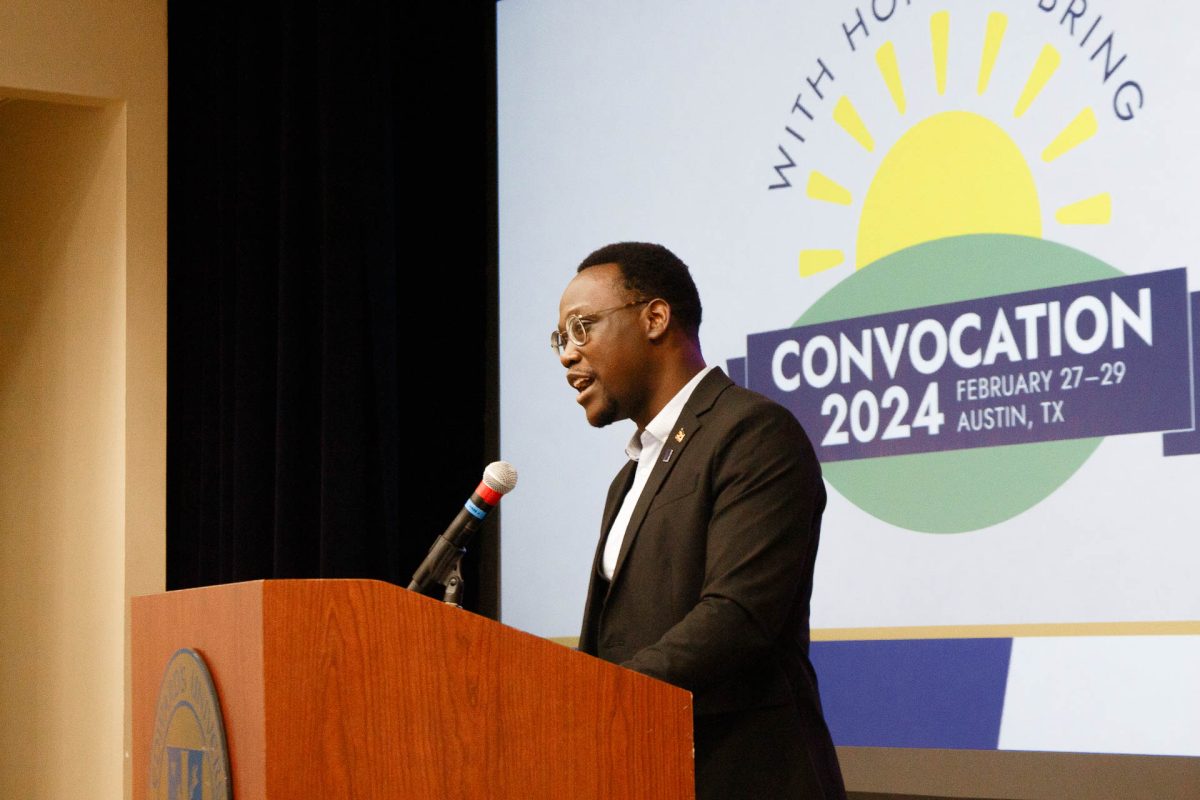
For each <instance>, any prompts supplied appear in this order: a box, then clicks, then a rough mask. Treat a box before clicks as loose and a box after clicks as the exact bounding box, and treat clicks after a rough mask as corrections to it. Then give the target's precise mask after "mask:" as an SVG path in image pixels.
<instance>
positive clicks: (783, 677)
mask: <svg viewBox="0 0 1200 800" xmlns="http://www.w3.org/2000/svg"><path fill="white" fill-rule="evenodd" d="M635 468H636V463H635V462H632V461H631V462H630V463H629V464H627V465H626V466H625V468H623V469H622V470H621V472H620V473H618V475H617V477H616V479H615V480H614V481H613V483H612V486H611V487H610V489H609V492H608V500H607V503H606V505H605V509H604V520H603V524H602V527H601V537H600V543H599V546H598V547H597V549H596V560H595V563H594V564H593V567H592V580H591V585H590V587H589V589H588V598H587V605H586V608H585V610H584V619H583V630H582V632H581V634H580V643H579V647H580V649H581V650H583V651H584V652H587V653H591V654H593V655H596V656H599V657H600V658H603V659H605V660H606V661H612V662H614V663H618V664H622V665H623V666H625V667H628V668H630V669H633V670H637V671H638V672H642V673H645V674H647V675H651V676H653V677H655V678H659V679H661V680H664V681H667V682H668V683H672V684H674V685H676V686H680V687H682V688H684V689H688V690H689V691H691V692H692V693H693V694H694V708H695V738H696V786H697V792H698V796H699V797H700V798H714V799H716V798H720V800H732V799H733V798H739V797H755V798H758V797H772V798H792V797H796V798H800V797H805V798H807V797H819V798H841V797H844V796H845V790H844V788H843V786H842V779H841V773H840V771H839V769H838V763H837V755H836V753H835V751H834V749H833V743H832V741H831V740H830V737H829V731H828V729H827V728H826V726H825V721H824V718H823V716H822V713H821V704H820V699H819V697H818V694H817V681H816V675H815V673H814V672H813V668H812V664H811V663H810V662H809V659H808V642H809V631H808V611H809V597H810V595H811V594H812V576H813V562H814V560H815V558H816V554H817V540H818V537H819V534H820V528H821V513H822V511H823V510H824V508H825V487H824V484H823V483H822V480H821V468H820V466H819V465H818V464H817V460H816V457H815V456H814V454H813V449H812V445H811V443H810V442H809V440H808V437H807V436H806V435H805V433H804V430H803V429H802V428H801V427H800V424H799V423H798V422H797V421H796V419H795V417H794V416H792V414H791V413H790V412H788V411H787V410H786V409H784V408H783V407H782V406H779V405H778V404H776V403H774V402H772V401H770V400H768V399H767V398H765V397H762V396H761V395H759V394H756V393H754V392H750V391H747V390H745V389H742V388H740V387H738V386H735V385H734V384H733V382H732V381H730V380H729V378H727V377H726V376H725V374H724V373H723V372H721V371H720V370H719V369H716V370H713V371H712V372H711V373H710V374H708V375H707V376H705V378H704V379H703V380H702V381H701V382H700V384H699V385H698V386H697V387H696V390H695V391H694V392H693V393H692V396H691V398H690V399H689V400H688V402H687V404H686V405H685V407H684V410H683V413H682V414H680V416H679V419H678V420H677V421H676V423H675V425H674V427H673V428H672V435H671V436H670V437H668V439H667V442H666V444H664V445H663V449H662V453H661V454H660V455H659V460H658V463H657V464H655V466H654V469H653V472H651V474H650V478H649V481H648V482H647V484H646V487H645V489H644V490H643V491H642V494H641V497H640V498H639V499H638V502H637V505H636V506H635V507H634V511H633V516H632V518H631V519H630V522H629V528H628V529H627V531H626V534H625V539H624V541H623V542H622V545H621V551H620V555H619V556H618V559H617V564H616V569H615V570H614V572H613V579H612V582H611V584H610V583H609V582H608V581H606V580H605V579H604V578H603V576H602V575H601V574H600V572H599V565H600V558H601V556H602V554H603V552H604V542H605V539H606V538H607V535H608V529H609V527H610V526H611V525H612V521H613V517H614V516H616V513H617V511H618V509H619V508H620V505H621V500H622V499H623V498H624V496H625V493H626V492H627V491H628V489H629V486H630V484H631V483H632V481H633V475H634V471H635Z"/></svg>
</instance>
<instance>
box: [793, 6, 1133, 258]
mask: <svg viewBox="0 0 1200 800" xmlns="http://www.w3.org/2000/svg"><path fill="white" fill-rule="evenodd" d="M1007 25H1008V18H1007V16H1006V15H1005V14H1002V13H999V12H993V13H991V14H990V15H989V16H988V19H987V27H986V30H985V33H984V40H983V43H982V52H981V57H980V64H979V76H978V81H977V92H978V94H979V95H981V96H982V95H984V94H985V93H986V92H987V90H988V85H989V83H990V79H991V75H992V70H993V68H994V67H995V64H996V61H997V58H998V56H999V55H1000V53H1001V50H1002V46H1003V42H1004V33H1005V29H1006V28H1007ZM930 38H931V45H932V56H933V68H934V76H935V79H936V84H937V92H938V94H939V95H943V96H944V95H945V93H946V83H947V53H948V51H949V44H950V13H949V12H948V11H939V12H937V13H935V14H933V15H932V17H931V18H930ZM875 61H876V64H877V65H878V67H879V74H880V76H881V77H882V79H883V82H884V84H885V85H886V87H887V91H888V94H889V95H890V97H891V99H892V102H893V104H894V105H895V108H896V113H897V114H899V115H901V116H904V115H905V114H906V113H907V103H906V99H905V93H904V80H903V74H902V72H901V69H900V64H899V61H898V60H897V56H896V48H895V45H894V44H893V43H892V42H891V41H888V42H886V43H885V44H884V45H882V46H881V47H880V48H879V49H878V50H877V51H876V53H875ZM1061 61H1062V58H1061V56H1060V54H1059V52H1058V51H1057V50H1056V49H1055V48H1054V47H1053V46H1051V45H1049V44H1047V45H1045V46H1044V47H1043V48H1042V50H1041V52H1040V54H1039V55H1038V57H1037V59H1036V61H1035V62H1034V64H1033V66H1032V69H1031V70H1030V72H1029V77H1028V78H1027V80H1026V81H1025V84H1024V87H1023V89H1022V90H1021V92H1020V94H1019V96H1018V97H1017V98H1016V102H1015V105H1014V106H1013V111H1012V116H1013V118H1014V119H1019V118H1020V117H1022V116H1024V115H1025V114H1026V112H1028V111H1029V110H1030V107H1031V106H1033V104H1034V102H1035V101H1036V100H1037V97H1038V95H1039V94H1040V93H1041V92H1042V90H1043V89H1044V88H1045V86H1046V84H1047V83H1048V82H1049V81H1050V80H1051V78H1052V77H1053V76H1054V73H1055V71H1056V70H1057V69H1058V66H1059V64H1060V63H1061ZM833 121H834V122H835V123H836V124H837V125H838V127H840V128H841V129H842V130H843V131H845V133H846V134H847V135H849V136H850V137H851V138H852V139H853V140H854V141H855V142H857V143H858V144H859V146H861V147H862V148H863V149H864V150H866V151H867V152H868V153H873V152H874V151H875V149H876V143H875V139H874V137H873V136H872V134H871V131H870V128H869V127H868V125H867V124H866V123H865V122H864V121H863V118H862V117H861V115H860V114H859V112H858V110H857V109H856V108H855V106H854V104H853V102H852V101H851V100H850V98H849V97H848V96H843V97H842V98H841V99H839V100H838V102H837V103H836V105H835V107H834V110H833ZM1097 130H1098V124H1097V120H1096V114H1095V112H1094V110H1092V109H1091V108H1084V109H1083V110H1082V111H1080V112H1079V113H1078V114H1077V115H1076V116H1075V117H1074V119H1072V120H1071V122H1070V123H1068V124H1067V125H1066V127H1064V128H1063V129H1062V131H1061V132H1059V133H1058V134H1057V135H1056V136H1055V137H1054V138H1053V139H1052V140H1051V141H1050V142H1049V143H1048V144H1047V145H1046V147H1045V149H1044V150H1043V151H1042V153H1041V154H1040V158H1041V160H1042V161H1043V162H1046V163H1049V162H1052V161H1055V160H1057V159H1059V158H1061V157H1063V156H1065V155H1067V154H1068V153H1070V152H1071V151H1072V150H1074V149H1075V148H1076V147H1078V146H1079V145H1081V144H1083V143H1084V142H1086V141H1087V140H1088V139H1090V138H1092V137H1093V136H1095V135H1096V132H1097ZM806 193H807V195H808V197H810V198H812V199H813V200H817V201H820V202H824V203H833V204H837V205H842V206H853V205H854V194H853V192H851V190H850V189H848V188H846V187H844V186H842V185H841V184H840V183H838V182H837V181H836V180H835V179H834V178H832V177H829V176H827V175H824V174H822V173H821V172H818V171H813V172H811V173H810V174H809V177H808V183H807V188H806ZM1111 218H1112V198H1111V196H1110V195H1109V194H1108V193H1107V192H1105V193H1101V194H1097V195H1094V196H1091V197H1087V198H1083V199H1081V200H1078V201H1076V202H1073V203H1069V204H1067V205H1065V206H1063V207H1061V208H1059V209H1057V210H1056V212H1055V215H1054V219H1055V220H1056V221H1057V222H1058V223H1059V224H1062V225H1102V224H1107V223H1108V222H1110V220H1111ZM967 234H1016V235H1020V236H1027V237H1033V238H1042V235H1043V231H1042V208H1041V202H1040V200H1039V197H1038V192H1037V185H1036V183H1035V181H1034V176H1033V171H1032V170H1031V169H1030V166H1029V161H1028V160H1027V159H1026V156H1025V155H1024V154H1023V153H1022V152H1021V149H1020V147H1019V146H1018V145H1017V144H1016V142H1015V141H1014V140H1013V138H1012V137H1011V136H1010V135H1009V134H1008V133H1007V132H1006V131H1005V129H1004V128H1003V127H1002V126H1001V125H1000V124H998V123H997V122H995V121H993V120H991V119H988V118H987V117H984V116H982V115H980V114H977V113H974V112H970V111H959V110H951V111H941V112H938V113H935V114H933V115H931V116H928V117H926V118H925V119H922V120H920V121H919V122H917V123H916V124H914V125H912V126H911V127H909V128H908V129H907V130H906V131H905V132H904V133H903V134H902V135H901V136H900V137H899V138H898V139H897V140H896V141H895V142H894V143H893V144H892V146H891V148H890V149H889V150H888V151H887V153H886V155H884V157H883V159H882V161H881V162H880V164H879V167H878V169H877V170H876V172H875V175H874V177H873V178H872V180H871V183H870V185H869V186H868V188H867V190H866V193H865V195H864V196H863V199H862V204H861V211H860V216H859V224H858V237H857V241H856V242H855V250H854V259H853V260H854V265H855V268H856V269H862V268H863V267H865V266H867V265H869V264H872V263H874V262H876V261H878V260H879V259H881V258H884V257H885V256H888V255H891V254H892V253H896V252H899V251H901V250H904V249H905V248H908V247H912V246H914V245H918V244H922V243H924V242H930V241H934V240H937V239H945V238H948V237H953V236H961V235H967ZM845 261H846V254H845V253H844V252H843V251H842V250H839V249H805V250H801V252H800V274H801V275H802V276H804V277H808V276H811V275H816V274H817V273H820V272H824V271H825V270H828V269H832V268H834V267H837V266H839V265H841V264H843V263H845Z"/></svg>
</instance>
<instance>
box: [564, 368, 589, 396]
mask: <svg viewBox="0 0 1200 800" xmlns="http://www.w3.org/2000/svg"><path fill="white" fill-rule="evenodd" d="M567 382H568V383H569V384H571V388H572V389H574V390H575V391H577V392H579V394H580V395H582V394H583V393H584V391H585V390H586V389H587V388H588V387H589V386H591V385H592V384H593V383H595V382H596V379H595V377H594V376H592V375H588V374H586V373H582V372H572V373H569V374H568V375H567Z"/></svg>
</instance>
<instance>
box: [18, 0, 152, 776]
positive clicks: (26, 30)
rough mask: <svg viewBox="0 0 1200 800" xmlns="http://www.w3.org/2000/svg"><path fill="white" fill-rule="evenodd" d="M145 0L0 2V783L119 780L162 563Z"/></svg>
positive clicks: (123, 772) (148, 37)
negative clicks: (139, 605) (140, 616)
mask: <svg viewBox="0 0 1200 800" xmlns="http://www.w3.org/2000/svg"><path fill="white" fill-rule="evenodd" d="M165 6H166V4H165V0H154V1H150V0H145V1H143V0H108V1H107V2H101V1H100V0H38V1H37V2H12V1H11V0H0V98H5V99H3V100H0V797H21V798H42V797H46V798H67V797H80V796H94V797H120V796H121V795H122V794H124V793H127V791H128V779H129V778H128V775H127V774H126V773H127V769H128V767H127V759H126V758H125V752H126V750H127V749H128V743H127V736H128V721H127V720H128V712H127V707H128V689H127V686H128V677H127V676H128V668H127V653H128V641H127V622H126V620H127V616H128V614H127V607H128V602H127V598H128V597H129V596H130V595H133V594H143V593H147V592H152V591H158V590H161V589H162V587H163V583H164V551H165V537H164V519H165V430H166V417H165V401H166V7H165Z"/></svg>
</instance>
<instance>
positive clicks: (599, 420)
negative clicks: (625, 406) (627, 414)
mask: <svg viewBox="0 0 1200 800" xmlns="http://www.w3.org/2000/svg"><path fill="white" fill-rule="evenodd" d="M584 413H586V414H587V421H588V424H589V425H591V426H592V427H593V428H603V427H605V426H606V425H612V424H613V423H614V422H616V421H617V420H619V419H621V415H620V414H619V413H618V411H617V407H616V406H614V405H611V404H608V403H606V404H604V405H602V406H600V407H599V408H597V409H595V410H592V409H586V410H585V412H584Z"/></svg>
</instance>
